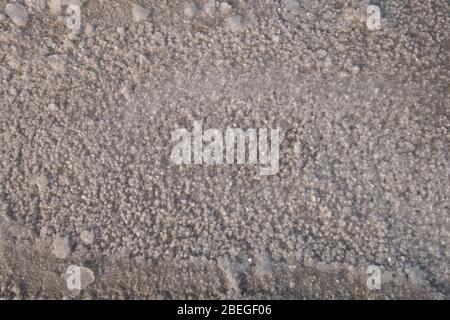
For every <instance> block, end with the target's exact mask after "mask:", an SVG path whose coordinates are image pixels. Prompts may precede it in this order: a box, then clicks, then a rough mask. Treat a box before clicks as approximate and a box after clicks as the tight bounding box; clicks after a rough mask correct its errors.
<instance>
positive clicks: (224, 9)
mask: <svg viewBox="0 0 450 320" xmlns="http://www.w3.org/2000/svg"><path fill="white" fill-rule="evenodd" d="M231 9H232V7H231V6H230V5H229V4H228V3H226V2H222V3H221V4H220V7H219V10H220V13H222V14H223V15H227V14H230V13H231Z"/></svg>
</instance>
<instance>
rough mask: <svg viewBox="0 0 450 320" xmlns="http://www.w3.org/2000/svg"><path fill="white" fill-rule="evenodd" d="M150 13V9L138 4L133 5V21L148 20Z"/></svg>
mask: <svg viewBox="0 0 450 320" xmlns="http://www.w3.org/2000/svg"><path fill="white" fill-rule="evenodd" d="M149 14H150V10H149V9H147V8H144V7H142V6H140V5H138V4H134V5H133V21H134V22H141V21H144V20H147V18H148V16H149Z"/></svg>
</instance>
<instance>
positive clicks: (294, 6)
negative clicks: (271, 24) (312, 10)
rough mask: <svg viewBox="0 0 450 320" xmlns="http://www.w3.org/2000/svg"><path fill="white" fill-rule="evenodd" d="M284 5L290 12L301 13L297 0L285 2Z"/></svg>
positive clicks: (286, 0)
mask: <svg viewBox="0 0 450 320" xmlns="http://www.w3.org/2000/svg"><path fill="white" fill-rule="evenodd" d="M284 5H285V6H286V9H287V10H288V11H289V12H293V13H296V12H298V11H300V3H299V2H298V1H297V0H284Z"/></svg>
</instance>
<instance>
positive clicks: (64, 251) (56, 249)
mask: <svg viewBox="0 0 450 320" xmlns="http://www.w3.org/2000/svg"><path fill="white" fill-rule="evenodd" d="M70 253H71V248H70V239H69V237H68V236H65V237H58V238H56V239H55V240H54V241H53V254H54V255H55V256H56V257H57V258H59V259H65V258H67V257H68V256H69V255H70Z"/></svg>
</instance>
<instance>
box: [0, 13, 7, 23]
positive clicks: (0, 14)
mask: <svg viewBox="0 0 450 320" xmlns="http://www.w3.org/2000/svg"><path fill="white" fill-rule="evenodd" d="M5 19H6V16H5V15H4V14H3V13H0V21H3V20H5Z"/></svg>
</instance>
